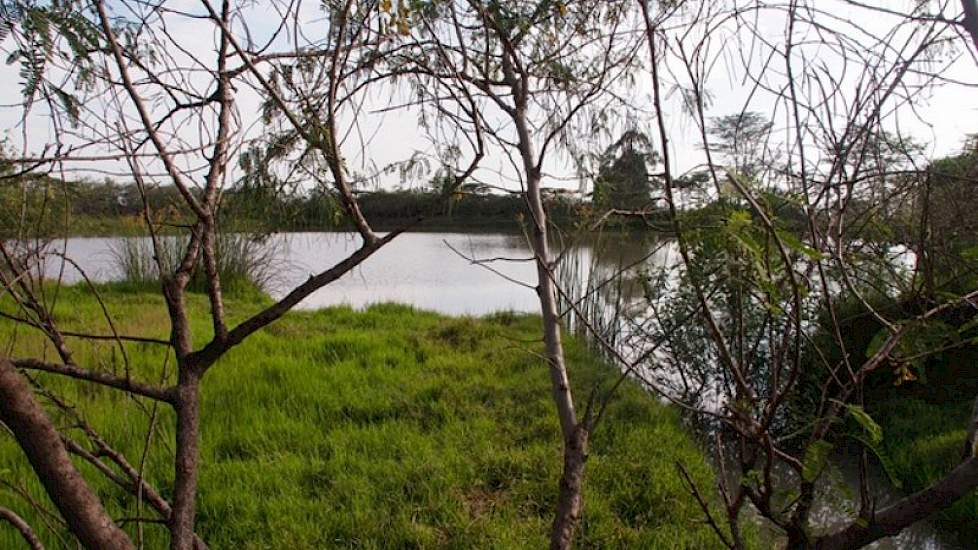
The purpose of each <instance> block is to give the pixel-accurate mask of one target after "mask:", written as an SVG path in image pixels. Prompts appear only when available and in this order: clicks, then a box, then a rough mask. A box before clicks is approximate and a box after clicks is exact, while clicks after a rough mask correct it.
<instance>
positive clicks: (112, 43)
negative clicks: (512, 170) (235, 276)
mask: <svg viewBox="0 0 978 550" xmlns="http://www.w3.org/2000/svg"><path fill="white" fill-rule="evenodd" d="M273 7H274V8H275V10H277V13H278V16H277V20H276V21H274V22H273V24H271V25H270V26H267V27H263V29H262V30H261V31H260V32H259V30H257V29H253V28H249V23H248V22H249V20H250V17H249V16H248V9H249V6H247V5H245V6H235V5H233V4H232V2H230V1H229V0H224V1H223V2H220V3H211V2H209V1H208V0H203V1H202V2H200V4H199V5H198V6H197V8H183V7H176V6H170V5H169V4H167V3H161V4H159V5H149V4H145V3H142V2H118V3H112V4H107V3H105V2H103V1H101V0H96V1H94V2H65V3H58V4H57V5H56V6H53V7H50V6H47V5H46V3H41V2H38V3H35V2H9V3H8V2H5V3H4V4H3V6H2V11H0V17H2V22H3V31H4V34H5V35H9V36H10V38H11V40H13V42H14V44H15V47H14V54H13V57H14V58H15V59H20V60H21V62H22V66H23V71H22V74H23V76H24V78H25V89H24V104H23V108H24V109H25V113H27V112H29V110H30V109H31V108H44V109H46V110H47V111H48V112H49V113H50V114H51V116H52V118H51V120H52V128H51V130H52V135H53V136H54V141H53V142H51V143H48V144H47V145H46V146H45V147H44V151H43V152H41V153H40V154H31V151H30V150H29V147H31V145H32V143H30V142H29V141H28V140H27V139H25V143H24V148H25V154H24V155H23V156H22V157H21V158H15V159H12V160H11V162H12V164H13V166H15V167H16V170H14V172H16V173H18V174H26V173H28V172H39V171H43V170H48V171H53V173H54V174H57V175H59V176H61V177H64V176H65V175H66V174H67V173H71V172H73V171H79V170H80V171H84V170H95V171H98V170H107V171H110V172H112V171H116V170H117V171H118V172H119V173H121V174H124V175H125V176H127V177H129V178H132V179H133V180H134V181H135V182H136V184H137V185H138V186H139V189H140V191H141V193H142V194H143V197H144V201H143V206H144V208H143V214H144V222H145V229H146V232H147V235H148V236H149V238H150V240H151V242H152V246H153V258H154V261H155V262H156V271H157V272H158V273H159V277H160V286H161V290H162V294H163V296H164V298H165V302H166V306H167V311H168V316H169V320H170V334H169V337H168V338H167V339H166V340H154V339H152V338H147V337H143V336H140V335H122V334H118V333H115V334H114V335H113V336H112V337H111V340H113V341H115V342H117V343H118V345H119V348H120V350H121V352H122V353H123V355H125V349H124V346H123V342H127V341H138V342H142V343H146V344H149V345H155V346H163V347H165V348H167V349H168V350H172V353H173V355H174V356H175V359H176V376H175V380H173V379H171V377H167V378H165V379H164V380H162V381H161V382H159V383H154V382H144V381H141V380H139V375H138V374H137V373H131V372H129V371H128V369H127V371H126V372H125V373H124V374H116V373H111V372H108V371H105V370H102V369H99V368H97V366H95V365H81V364H77V363H76V362H75V360H74V355H73V353H72V346H71V345H70V344H69V342H68V338H69V337H71V338H81V339H93V338H94V339H97V338H100V337H99V336H96V335H89V334H79V333H72V334H70V335H69V334H68V333H66V332H64V331H62V330H61V329H60V328H59V325H58V323H57V320H56V318H55V315H54V314H53V313H52V308H51V305H52V304H51V302H50V301H49V300H46V298H45V293H44V292H45V291H44V289H45V284H47V283H45V282H44V281H42V280H41V276H42V274H43V272H44V270H43V269H40V268H39V267H38V266H39V265H41V264H43V262H44V261H45V260H46V259H47V257H50V256H52V255H57V254H58V252H57V250H54V251H52V250H51V249H50V248H49V247H45V246H44V243H43V242H41V241H38V240H35V239H32V238H29V237H32V234H31V224H32V220H30V219H27V217H26V215H25V217H24V219H22V220H21V225H20V227H21V229H22V231H21V233H20V234H19V238H18V239H17V240H10V241H0V252H2V260H3V267H2V269H0V283H2V284H3V293H4V294H6V295H8V296H10V297H11V298H12V299H13V300H14V303H15V304H16V305H17V307H18V309H19V310H20V311H21V312H22V315H21V316H12V317H11V319H13V320H14V321H16V322H19V323H22V324H24V325H25V326H26V327H27V328H29V329H30V330H37V331H40V332H41V333H43V334H44V336H45V337H46V338H47V339H48V340H49V341H50V342H51V344H52V346H53V347H54V349H55V350H56V351H57V354H58V358H59V361H58V362H50V361H43V360H39V359H38V358H33V357H12V358H9V359H8V358H6V357H4V358H2V360H0V367H2V369H0V370H2V376H0V392H2V393H3V396H4V397H3V399H2V400H0V416H2V420H3V423H4V425H6V427H7V428H9V429H10V431H11V432H12V433H13V435H14V437H15V438H16V439H17V440H18V441H19V442H20V445H21V447H22V448H23V449H24V452H25V454H26V455H27V457H28V459H29V460H30V462H31V464H32V466H33V468H34V471H35V472H36V473H37V475H38V477H39V478H40V480H41V481H42V483H43V484H44V486H45V488H46V489H47V492H48V495H49V496H50V498H51V500H52V501H53V502H54V503H55V504H56V506H57V507H58V509H59V511H60V512H61V514H62V516H63V517H64V519H65V521H66V522H67V524H68V529H69V530H70V531H71V533H72V534H73V535H74V536H76V537H77V538H78V540H79V541H80V542H81V543H82V544H83V545H85V546H87V547H90V548H130V547H133V542H132V540H131V538H130V535H129V533H127V532H126V531H124V530H123V529H122V528H120V526H118V525H117V524H116V523H115V522H114V521H113V519H112V518H110V517H108V516H107V515H106V513H105V510H104V509H103V507H102V505H101V503H100V502H99V500H98V498H97V497H96V496H95V494H94V493H93V492H92V490H91V488H90V486H89V482H88V481H87V480H86V479H84V478H83V477H82V476H81V475H80V474H79V472H78V471H77V470H76V469H75V468H74V467H73V466H72V463H71V461H70V460H69V459H68V455H69V453H71V454H75V455H77V456H79V457H80V458H82V459H83V460H85V461H87V462H90V463H91V464H92V465H93V466H95V467H96V469H97V470H98V471H100V472H102V473H103V474H104V475H106V476H107V477H108V478H109V479H110V480H112V481H114V482H116V483H117V484H119V485H120V486H122V487H123V488H125V489H127V490H130V491H131V492H132V493H133V494H134V496H136V498H140V499H145V500H146V501H147V502H149V503H150V504H151V506H152V507H153V509H154V510H155V511H156V512H157V513H158V514H159V516H160V518H161V520H162V521H163V522H165V523H166V525H167V527H168V529H169V532H170V535H171V547H172V548H174V549H189V548H203V547H204V546H205V545H204V542H203V541H202V540H201V539H199V538H198V537H196V535H195V533H194V525H195V518H196V498H197V491H198V476H199V472H200V458H199V454H200V453H199V446H200V439H201V433H200V414H201V413H200V392H201V384H202V383H203V381H204V379H205V375H206V373H207V372H208V371H209V369H210V368H211V367H213V366H214V365H215V364H216V363H217V362H218V361H219V360H220V358H221V357H223V356H224V355H225V354H226V353H227V352H228V351H229V350H230V349H232V348H233V347H235V346H237V345H239V344H241V343H242V342H243V341H244V340H246V339H247V338H248V337H249V336H251V335H252V334H254V333H255V332H257V331H259V330H261V329H262V328H264V327H266V326H268V325H269V324H271V323H273V322H274V321H275V320H277V319H279V318H280V317H281V316H282V315H283V314H285V313H286V312H288V311H289V310H291V309H292V308H293V307H294V306H295V305H296V304H298V303H299V302H300V301H302V300H303V299H304V298H305V297H307V296H309V295H310V294H312V293H313V292H315V291H316V290H318V289H320V288H322V287H324V286H325V285H328V284H329V283H331V282H333V281H335V280H336V279H338V278H339V277H341V276H343V275H344V274H345V273H348V272H349V271H350V270H351V269H353V268H354V267H356V266H357V265H359V264H361V263H362V262H364V261H365V260H366V259H367V258H368V257H370V256H371V255H372V254H373V253H375V252H376V251H377V250H379V249H380V248H381V247H383V246H385V245H386V244H387V243H389V242H391V241H392V240H393V239H394V238H395V237H396V236H397V235H398V234H399V233H400V231H394V232H391V233H388V234H387V235H385V236H383V237H381V236H379V235H377V234H376V233H375V232H374V231H373V229H372V228H371V226H370V223H369V222H368V221H367V219H366V218H365V217H364V216H363V214H362V213H361V212H360V209H359V207H358V204H357V201H356V199H355V197H354V194H353V184H352V183H351V181H350V171H349V167H348V166H347V162H346V155H348V154H350V152H351V151H349V150H350V149H353V151H354V152H359V151H360V150H362V148H363V147H366V145H367V144H366V143H365V142H363V141H360V142H357V140H356V138H355V137H354V138H351V137H350V135H351V133H350V132H349V131H348V129H349V127H352V125H355V124H356V121H357V113H358V110H359V109H360V106H361V104H362V98H363V97H364V94H365V93H366V91H367V90H368V88H369V87H370V86H371V85H372V84H373V83H374V82H375V81H376V80H375V79H372V78H371V77H370V72H371V70H370V66H371V64H372V59H373V56H375V55H376V54H377V53H378V51H379V50H380V49H381V48H383V47H384V46H383V45H384V44H385V43H386V42H388V40H387V39H388V37H389V35H390V34H391V31H390V30H389V29H386V28H382V26H381V25H379V24H378V21H379V17H380V12H379V10H378V9H377V6H376V3H374V2H351V1H348V2H342V3H337V4H336V5H333V4H330V5H329V6H328V7H327V8H326V9H327V12H328V15H329V18H328V21H327V22H326V23H324V24H323V25H324V29H323V31H324V32H321V33H317V34H316V38H315V39H309V38H307V37H306V35H305V34H304V33H303V30H302V29H301V28H300V27H301V26H300V25H299V22H301V21H302V17H303V15H302V11H301V10H302V9H303V4H302V3H299V2H283V3H276V4H275V5H274V6H273ZM266 23H268V22H267V21H266ZM173 28H180V29H181V30H180V31H179V32H172V30H171V29H173ZM268 29H271V33H270V34H267V35H265V34H264V33H265V32H266V30H268ZM201 40H204V41H205V44H206V41H211V40H212V41H213V46H212V47H211V46H209V45H205V44H202V43H201ZM293 76H295V78H294V79H293V78H292V77H293ZM313 91H314V93H313ZM256 100H263V101H264V107H265V110H266V111H267V112H268V113H270V115H269V117H268V123H269V124H270V125H272V126H273V127H272V128H270V134H271V133H280V134H281V133H284V134H287V135H288V136H289V140H290V141H289V143H290V144H291V147H289V148H286V149H284V150H282V151H280V153H279V155H278V156H276V157H271V158H267V159H266V161H267V162H268V163H269V164H271V163H274V162H276V161H277V160H280V159H285V160H294V158H295V157H294V155H300V156H301V158H302V162H301V163H300V164H301V166H302V167H303V168H304V169H305V170H306V173H307V175H309V176H310V177H312V176H315V178H316V180H317V181H318V182H319V184H320V185H324V186H329V187H331V188H332V190H333V192H334V193H335V196H336V197H337V198H338V201H339V202H340V204H341V206H342V208H343V210H344V212H345V213H346V216H347V219H348V220H349V221H350V223H351V224H352V225H353V226H354V228H355V229H356V231H357V233H358V234H359V236H360V238H361V240H362V244H361V246H360V247H359V248H358V249H357V250H356V251H355V252H354V253H352V254H351V255H350V256H348V257H346V258H343V259H341V260H339V261H338V262H337V263H336V264H335V265H333V266H332V267H330V268H329V269H326V270H324V271H322V272H319V273H316V274H314V275H312V276H310V278H309V279H308V280H307V281H306V282H304V283H302V284H301V285H299V286H297V287H295V288H294V289H292V290H291V291H290V292H288V293H287V294H285V295H284V297H282V298H281V299H279V300H278V301H276V302H274V303H272V304H271V305H268V306H267V307H264V308H263V309H262V310H260V311H258V312H257V313H254V314H253V315H251V316H249V317H248V318H246V319H244V320H242V321H240V322H236V323H230V322H229V321H228V320H227V316H226V313H225V299H224V292H223V289H222V277H221V272H220V270H219V269H218V257H217V249H216V246H217V245H216V243H217V241H218V238H219V235H220V233H221V217H220V215H219V213H220V208H221V198H222V191H223V190H224V189H225V187H226V186H227V185H228V182H229V181H230V180H232V178H234V177H235V175H234V174H232V170H233V166H234V158H235V156H236V155H237V154H238V153H240V152H241V151H242V150H243V149H245V148H247V147H263V146H264V144H267V141H262V139H260V135H259V134H258V132H255V131H254V130H253V129H252V128H249V127H245V126H242V119H241V108H242V107H241V105H242V104H243V103H248V102H252V103H253V102H255V101H256ZM27 116H28V115H27V114H25V118H26V117H27ZM353 135H354V136H355V135H356V134H355V133H353ZM279 145H281V140H280V141H279ZM356 147H359V148H360V149H354V148H356ZM279 149H280V150H281V149H282V148H281V147H279ZM290 155H292V156H290ZM106 166H107V167H108V168H105V167H106ZM120 166H121V168H120ZM324 171H325V174H327V175H324ZM162 184H168V185H173V186H175V188H176V189H177V190H178V191H179V197H180V199H181V202H180V203H179V204H178V205H175V206H176V207H177V209H178V210H177V212H178V213H177V218H176V219H173V218H170V219H167V218H163V217H161V215H160V213H158V212H155V211H153V209H152V206H151V205H150V203H149V202H148V201H147V200H145V197H146V193H147V191H148V190H149V189H151V188H155V187H157V186H159V185H162ZM161 224H175V227H176V228H178V229H179V230H181V231H182V232H183V233H184V235H185V237H186V239H185V240H184V241H183V242H184V244H183V245H182V246H183V247H182V250H181V253H180V257H179V259H178V261H177V262H176V266H175V267H174V266H171V265H169V264H167V263H166V262H165V261H164V260H163V258H164V257H165V254H164V252H165V251H164V250H163V248H164V246H165V244H164V237H162V236H161V235H160V233H161ZM173 228H174V225H171V226H170V228H169V229H171V230H172V229H173ZM67 229H68V230H70V227H68V228H67ZM30 243H33V244H30ZM65 260H66V261H67V262H69V263H68V264H66V265H67V268H68V269H71V268H72V265H73V264H71V263H70V258H65ZM75 267H76V266H75ZM82 275H84V274H82ZM195 275H196V276H202V277H203V278H204V280H205V283H206V290H207V297H208V302H209V305H210V311H209V314H210V322H211V325H212V329H213V330H212V336H210V335H208V336H207V337H206V341H205V342H203V343H200V339H201V335H199V334H197V335H195V334H194V331H193V330H192V328H191V323H190V315H191V313H190V312H189V311H188V308H187V304H186V293H187V286H188V283H189V281H190V280H191V278H192V277H194V276H195ZM92 292H93V293H94V295H95V296H96V297H98V294H97V291H96V290H95V288H94V287H92ZM105 314H106V319H107V321H108V323H109V325H110V326H114V325H113V324H112V319H111V316H110V315H109V311H108V310H105ZM101 338H104V337H101ZM28 371H43V372H46V373H53V374H58V375H63V376H65V377H69V378H73V379H75V380H77V381H79V382H80V383H81V382H85V383H92V384H97V385H100V386H104V387H107V388H113V389H116V390H119V391H122V392H126V393H128V394H130V395H132V396H135V397H138V398H141V399H145V400H148V401H150V402H156V403H158V404H160V405H163V406H167V407H171V408H172V409H173V410H174V412H175V417H176V425H175V431H174V432H173V433H174V434H175V439H174V441H173V446H174V451H175V457H174V464H173V466H174V482H173V487H172V488H171V489H170V491H168V493H169V494H171V495H172V501H171V502H167V501H166V500H164V499H163V498H162V497H160V492H158V491H156V490H155V489H154V488H152V487H150V486H149V485H148V484H147V483H146V482H145V481H144V480H143V478H142V475H141V472H139V471H138V469H137V468H134V467H133V466H132V465H131V462H130V461H129V460H127V459H126V458H125V457H124V456H122V455H121V454H120V453H118V452H116V451H115V450H114V449H112V447H111V446H110V444H109V443H108V442H106V441H104V440H102V439H101V438H100V437H99V436H98V434H97V432H95V431H94V429H92V428H91V427H90V426H87V425H86V426H87V427H86V429H85V430H84V434H85V437H86V438H87V439H88V441H89V443H90V444H91V445H94V446H95V447H97V448H98V449H99V452H98V453H97V454H92V453H89V452H88V451H86V449H85V447H84V446H82V445H79V444H77V443H76V442H74V441H73V440H72V439H70V437H69V436H68V435H67V434H65V433H61V432H59V430H58V429H57V428H56V426H55V424H54V423H53V422H52V421H51V420H50V418H49V415H50V413H49V412H47V411H46V410H45V409H44V408H42V407H41V406H40V405H39V404H38V402H37V399H36V397H35V393H38V394H40V395H42V396H44V397H45V398H46V399H47V400H48V401H50V402H52V403H53V404H54V405H55V408H56V409H60V410H61V411H62V413H63V414H69V413H70V411H71V407H70V406H69V405H68V404H67V403H64V402H63V401H62V400H61V399H60V398H58V397H57V395H54V394H52V393H50V392H47V391H46V390H44V388H43V387H42V386H37V387H36V389H33V390H32V388H31V386H30V385H29V384H28V383H27V381H26V380H25V377H24V374H23V373H26V372H28ZM152 410H154V411H155V408H154V409H152ZM153 414H154V418H155V413H153ZM77 422H80V420H77ZM119 471H121V472H122V474H120V473H119ZM11 517H12V516H11ZM137 523H138V522H137ZM22 532H24V533H25V536H26V533H27V531H25V530H23V529H22Z"/></svg>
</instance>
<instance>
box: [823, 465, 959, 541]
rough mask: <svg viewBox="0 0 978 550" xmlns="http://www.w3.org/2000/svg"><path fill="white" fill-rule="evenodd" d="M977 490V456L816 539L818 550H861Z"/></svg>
mask: <svg viewBox="0 0 978 550" xmlns="http://www.w3.org/2000/svg"><path fill="white" fill-rule="evenodd" d="M976 487H978V457H975V456H971V457H970V458H968V459H967V460H965V461H964V462H962V463H961V464H960V465H959V466H958V467H957V468H955V469H954V470H952V471H951V473H950V474H948V475H947V477H945V478H944V479H942V480H940V481H938V482H937V483H935V484H934V485H931V486H930V487H928V488H926V489H923V490H922V491H919V492H917V493H914V494H912V495H910V496H908V497H906V498H904V499H901V500H899V501H898V502H896V503H895V504H893V505H891V506H889V507H888V508H885V509H883V510H881V511H880V512H878V513H876V514H875V515H874V516H873V517H872V518H870V519H869V521H868V522H857V523H853V524H852V525H850V526H849V527H847V528H846V529H844V530H842V531H840V532H838V533H835V534H832V535H826V536H824V537H821V538H819V539H818V540H817V541H816V544H815V548H817V549H818V550H844V549H848V548H861V547H863V546H866V545H867V544H869V543H871V542H873V541H876V540H879V539H881V538H883V537H889V536H893V535H896V534H897V533H899V532H900V531H902V530H904V529H905V528H907V527H909V526H910V525H911V524H913V523H915V522H917V521H920V520H922V519H924V518H926V517H928V516H930V515H931V514H934V513H936V512H939V511H941V510H944V509H945V508H949V507H950V506H951V505H952V504H954V503H955V502H957V501H958V500H959V499H960V498H961V497H963V496H965V495H967V494H968V493H970V492H971V491H973V490H975V488H976Z"/></svg>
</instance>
